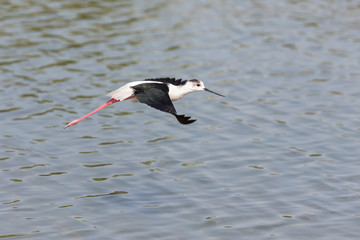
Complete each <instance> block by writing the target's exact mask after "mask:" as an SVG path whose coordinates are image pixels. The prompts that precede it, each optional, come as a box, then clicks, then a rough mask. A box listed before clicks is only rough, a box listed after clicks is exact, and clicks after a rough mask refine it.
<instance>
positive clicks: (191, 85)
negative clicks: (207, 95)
mask: <svg viewBox="0 0 360 240" xmlns="http://www.w3.org/2000/svg"><path fill="white" fill-rule="evenodd" d="M186 87H187V88H188V90H189V92H199V91H207V92H211V93H213V94H216V95H219V96H221V97H225V96H224V95H221V94H219V93H216V92H214V91H211V90H209V89H207V88H206V87H205V85H204V83H203V82H202V81H200V80H197V79H191V80H189V81H187V83H186Z"/></svg>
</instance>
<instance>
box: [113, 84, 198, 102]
mask: <svg viewBox="0 0 360 240" xmlns="http://www.w3.org/2000/svg"><path fill="white" fill-rule="evenodd" d="M148 83H155V84H167V86H168V87H169V93H168V94H169V97H170V100H171V101H177V100H179V99H181V98H183V97H184V96H185V95H186V94H188V93H191V92H198V91H203V90H204V83H203V82H201V81H199V83H198V84H200V86H197V87H196V88H193V87H192V84H191V82H187V83H186V84H184V85H178V86H177V85H173V84H169V83H163V82H158V81H134V82H129V83H127V84H125V85H124V86H122V87H120V88H118V89H116V90H114V91H112V92H110V93H109V94H108V95H107V96H108V97H111V98H114V99H116V100H119V101H124V100H126V99H128V98H131V97H133V96H135V90H134V88H133V87H134V86H137V85H140V84H148ZM201 86H202V87H201Z"/></svg>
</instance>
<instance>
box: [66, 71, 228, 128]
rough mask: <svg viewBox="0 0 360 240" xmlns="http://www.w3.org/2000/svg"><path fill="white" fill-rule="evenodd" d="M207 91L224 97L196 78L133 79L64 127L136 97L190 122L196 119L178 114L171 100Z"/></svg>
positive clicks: (179, 119) (184, 121)
mask: <svg viewBox="0 0 360 240" xmlns="http://www.w3.org/2000/svg"><path fill="white" fill-rule="evenodd" d="M199 91H207V92H211V93H214V94H216V95H219V96H222V97H225V96H223V95H221V94H219V93H216V92H213V91H211V90H209V89H207V88H206V87H205V85H204V83H203V82H202V81H200V80H197V79H191V80H182V79H175V78H152V79H145V80H144V81H135V82H130V83H128V84H125V85H124V86H122V87H120V88H118V89H116V90H114V91H112V92H110V93H109V94H108V95H107V96H108V97H110V98H111V99H110V100H109V101H107V102H106V103H105V104H103V105H101V106H100V107H98V108H97V109H95V110H94V111H92V112H90V113H89V114H87V115H85V116H83V117H81V118H79V119H76V120H73V121H71V122H70V123H69V124H68V125H66V126H65V128H67V127H70V126H71V125H74V124H76V123H78V122H80V121H81V120H83V119H85V118H87V117H88V116H90V115H92V114H94V113H96V112H98V111H100V110H101V109H103V108H105V107H107V106H109V105H110V104H113V103H116V102H119V101H124V100H128V99H131V98H135V97H136V98H137V99H138V100H139V102H141V103H145V104H147V105H149V106H150V107H153V108H156V109H158V110H160V111H163V112H167V113H170V114H172V115H174V116H175V117H176V119H177V120H178V121H179V122H180V123H181V124H190V123H193V122H195V121H196V119H191V117H189V116H185V115H178V114H177V112H176V110H175V107H174V105H173V104H172V101H176V100H179V99H181V98H182V97H184V96H185V95H186V94H188V93H191V92H199Z"/></svg>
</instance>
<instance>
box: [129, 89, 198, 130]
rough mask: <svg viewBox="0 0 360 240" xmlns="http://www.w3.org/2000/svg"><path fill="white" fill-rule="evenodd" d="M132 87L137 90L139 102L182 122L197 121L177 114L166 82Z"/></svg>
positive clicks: (136, 94)
mask: <svg viewBox="0 0 360 240" xmlns="http://www.w3.org/2000/svg"><path fill="white" fill-rule="evenodd" d="M132 88H133V89H134V90H135V93H134V94H135V96H136V98H137V99H138V100H139V102H141V103H145V104H147V105H149V106H150V107H153V108H156V109H158V110H160V111H163V112H167V113H170V114H172V115H174V116H175V117H176V119H177V120H178V121H179V122H180V123H181V124H190V123H193V122H195V121H196V120H193V119H190V118H191V117H187V116H185V115H177V113H176V110H175V107H174V105H173V104H172V102H171V100H170V97H169V94H168V92H169V87H168V86H167V85H166V84H161V83H142V84H139V85H136V86H133V87H132Z"/></svg>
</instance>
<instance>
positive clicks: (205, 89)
mask: <svg viewBox="0 0 360 240" xmlns="http://www.w3.org/2000/svg"><path fill="white" fill-rule="evenodd" d="M204 91H207V92H211V93H213V94H216V95H219V96H221V97H225V96H224V95H221V94H219V93H216V92H214V91H211V90H209V89H207V88H204Z"/></svg>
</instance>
